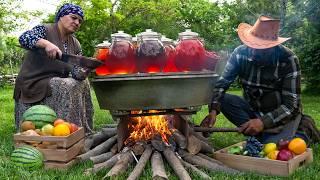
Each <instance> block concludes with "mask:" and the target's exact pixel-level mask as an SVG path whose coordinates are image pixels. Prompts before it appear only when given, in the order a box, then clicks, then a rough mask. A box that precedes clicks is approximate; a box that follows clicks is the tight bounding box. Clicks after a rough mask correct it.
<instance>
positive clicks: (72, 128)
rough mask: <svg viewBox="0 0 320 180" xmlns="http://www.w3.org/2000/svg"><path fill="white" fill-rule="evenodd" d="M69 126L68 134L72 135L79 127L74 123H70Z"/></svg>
mask: <svg viewBox="0 0 320 180" xmlns="http://www.w3.org/2000/svg"><path fill="white" fill-rule="evenodd" d="M70 126H71V128H70V133H73V132H75V131H77V130H78V129H79V127H78V126H77V125H76V124H74V123H70Z"/></svg>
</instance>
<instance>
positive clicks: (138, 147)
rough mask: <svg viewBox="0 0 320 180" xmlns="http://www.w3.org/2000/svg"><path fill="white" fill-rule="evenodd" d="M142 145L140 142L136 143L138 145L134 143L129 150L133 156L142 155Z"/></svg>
mask: <svg viewBox="0 0 320 180" xmlns="http://www.w3.org/2000/svg"><path fill="white" fill-rule="evenodd" d="M144 149H145V148H144V143H142V142H138V143H136V144H135V145H134V146H133V147H132V148H131V150H132V151H133V153H134V154H135V155H138V156H140V155H142V153H143V152H144Z"/></svg>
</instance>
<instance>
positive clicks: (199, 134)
mask: <svg viewBox="0 0 320 180" xmlns="http://www.w3.org/2000/svg"><path fill="white" fill-rule="evenodd" d="M191 133H192V135H194V136H195V137H196V138H198V139H200V140H201V141H203V142H206V143H210V141H209V139H208V138H205V137H204V136H203V135H202V132H195V131H191Z"/></svg>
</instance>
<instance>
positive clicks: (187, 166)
mask: <svg viewBox="0 0 320 180" xmlns="http://www.w3.org/2000/svg"><path fill="white" fill-rule="evenodd" d="M180 161H181V163H182V164H183V165H184V166H185V167H186V168H187V169H189V170H191V171H192V172H194V173H196V174H198V175H199V176H200V177H201V179H211V178H210V176H208V175H207V174H206V173H204V172H203V171H201V170H200V169H198V168H197V167H195V166H194V165H192V164H190V163H188V162H186V161H184V160H183V159H180Z"/></svg>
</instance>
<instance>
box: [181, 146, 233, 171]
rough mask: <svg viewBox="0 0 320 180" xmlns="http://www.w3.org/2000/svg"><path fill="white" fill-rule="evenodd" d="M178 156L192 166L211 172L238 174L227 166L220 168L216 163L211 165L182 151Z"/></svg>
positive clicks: (209, 162)
mask: <svg viewBox="0 0 320 180" xmlns="http://www.w3.org/2000/svg"><path fill="white" fill-rule="evenodd" d="M179 154H180V155H181V156H182V158H183V159H184V160H185V161H187V162H189V163H191V164H193V165H197V166H201V167H204V168H206V169H208V170H211V171H223V172H226V173H238V172H239V171H237V170H235V169H232V168H229V167H227V166H221V165H219V164H217V163H213V162H211V161H208V160H206V159H204V158H202V157H200V156H197V155H192V154H190V153H188V152H186V151H184V150H182V149H181V150H179Z"/></svg>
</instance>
